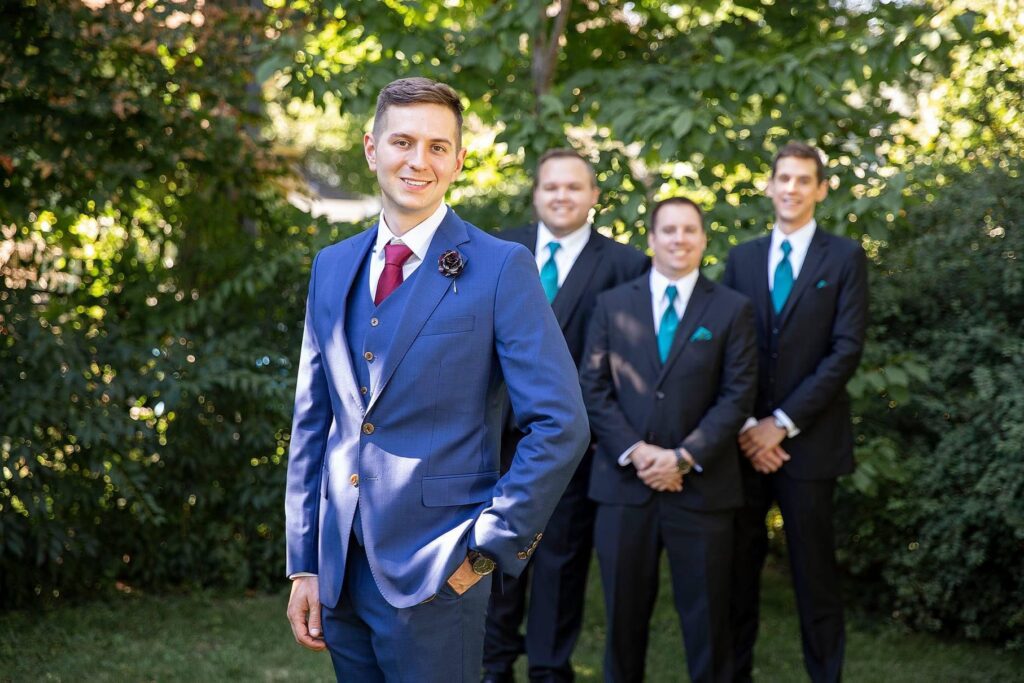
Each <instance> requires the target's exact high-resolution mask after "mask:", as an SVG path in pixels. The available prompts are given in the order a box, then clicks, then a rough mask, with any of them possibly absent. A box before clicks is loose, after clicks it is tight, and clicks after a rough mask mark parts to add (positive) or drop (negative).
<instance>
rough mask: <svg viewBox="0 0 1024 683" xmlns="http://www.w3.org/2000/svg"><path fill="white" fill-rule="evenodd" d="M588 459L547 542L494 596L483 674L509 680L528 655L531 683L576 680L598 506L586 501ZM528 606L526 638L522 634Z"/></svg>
mask: <svg viewBox="0 0 1024 683" xmlns="http://www.w3.org/2000/svg"><path fill="white" fill-rule="evenodd" d="M589 457H592V456H588V459H587V460H584V462H583V464H582V465H581V466H580V467H579V468H578V469H577V470H576V474H575V476H574V477H573V478H572V481H571V482H570V483H569V486H568V488H567V489H566V490H565V493H564V494H562V497H561V499H560V500H559V501H558V505H557V506H556V507H555V511H554V513H553V514H552V515H551V519H550V520H549V521H548V525H547V527H546V528H545V529H544V538H543V539H541V542H540V543H539V544H538V545H537V550H536V552H534V554H533V558H532V559H531V560H530V564H528V565H527V566H526V571H524V572H523V573H522V574H521V575H520V576H519V577H518V578H513V577H511V576H503V577H502V582H501V583H502V586H501V588H500V589H499V588H498V583H497V582H495V588H494V590H493V591H492V592H491V598H490V603H489V604H488V607H487V626H486V633H485V636H484V670H485V671H487V672H489V673H491V674H492V675H495V676H496V677H498V679H499V680H501V679H502V678H506V679H507V677H510V676H511V674H512V666H513V664H514V663H515V660H516V657H518V656H519V655H520V654H523V653H524V652H525V653H526V655H527V661H528V662H529V676H530V680H531V681H534V682H537V683H541V682H544V683H562V682H566V681H572V680H573V670H572V652H573V649H574V648H575V647H576V641H577V640H578V639H579V635H580V629H581V628H582V625H583V603H584V599H585V593H586V588H587V570H588V569H589V568H590V553H591V549H592V546H593V536H594V503H593V501H591V500H590V499H589V498H587V488H588V486H589V483H590V477H589V473H590V467H589V465H590V462H589ZM527 603H529V606H530V609H529V614H528V616H527V619H526V637H525V638H524V637H523V636H522V635H520V633H519V624H520V623H522V620H523V614H524V612H525V611H526V606H527Z"/></svg>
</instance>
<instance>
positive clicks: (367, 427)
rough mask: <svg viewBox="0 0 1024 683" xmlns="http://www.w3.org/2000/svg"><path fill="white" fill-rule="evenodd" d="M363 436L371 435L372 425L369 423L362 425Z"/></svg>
mask: <svg viewBox="0 0 1024 683" xmlns="http://www.w3.org/2000/svg"><path fill="white" fill-rule="evenodd" d="M363 434H373V425H372V424H370V423H369V422H364V423H363Z"/></svg>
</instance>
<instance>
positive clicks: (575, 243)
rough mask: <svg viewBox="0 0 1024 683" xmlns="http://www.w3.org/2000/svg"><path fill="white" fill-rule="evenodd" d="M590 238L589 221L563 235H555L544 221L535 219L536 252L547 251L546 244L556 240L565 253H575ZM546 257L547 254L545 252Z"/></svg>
mask: <svg viewBox="0 0 1024 683" xmlns="http://www.w3.org/2000/svg"><path fill="white" fill-rule="evenodd" d="M589 239H590V223H584V224H583V225H581V226H580V227H578V228H576V229H575V230H573V231H572V232H570V233H569V234H568V235H565V236H564V237H555V235H554V234H553V233H552V232H551V229H550V228H548V226H546V225H544V221H537V253H538V254H541V253H542V252H546V251H547V247H548V244H550V243H551V242H558V243H559V244H561V245H562V250H564V251H565V252H566V253H576V252H579V251H581V250H582V249H583V247H584V245H586V243H587V241H588V240H589ZM544 256H545V257H546V256H547V254H546V253H545V254H544Z"/></svg>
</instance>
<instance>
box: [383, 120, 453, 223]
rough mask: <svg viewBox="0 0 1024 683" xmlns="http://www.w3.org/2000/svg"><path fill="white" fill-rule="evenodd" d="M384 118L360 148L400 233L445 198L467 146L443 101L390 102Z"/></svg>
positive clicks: (421, 219)
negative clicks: (396, 104)
mask: <svg viewBox="0 0 1024 683" xmlns="http://www.w3.org/2000/svg"><path fill="white" fill-rule="evenodd" d="M383 116H384V121H383V122H379V121H378V122H377V125H375V126H374V130H375V131H376V132H374V133H367V134H366V136H365V137H364V138H363V150H364V152H365V153H366V161H367V163H368V164H369V166H370V170H371V171H373V172H375V173H376V174H377V182H378V183H379V184H380V191H381V201H382V203H383V205H384V217H385V218H386V219H387V221H388V226H389V227H391V228H392V229H393V230H398V231H401V232H405V231H406V230H408V229H410V228H412V227H414V226H415V225H417V224H418V223H420V222H422V221H423V220H425V219H426V218H428V217H429V216H430V214H432V213H433V212H434V211H435V210H436V209H437V207H438V205H440V203H441V202H442V201H444V195H445V193H446V192H447V191H448V186H449V185H451V183H452V181H453V180H455V178H456V177H457V176H458V174H459V171H461V170H462V162H463V160H464V159H465V157H466V150H464V149H461V145H460V144H459V130H458V128H457V123H456V120H455V113H454V112H452V110H451V109H449V108H447V107H445V106H443V105H440V104H412V105H404V106H391V107H388V108H387V110H386V111H385V112H384V114H383Z"/></svg>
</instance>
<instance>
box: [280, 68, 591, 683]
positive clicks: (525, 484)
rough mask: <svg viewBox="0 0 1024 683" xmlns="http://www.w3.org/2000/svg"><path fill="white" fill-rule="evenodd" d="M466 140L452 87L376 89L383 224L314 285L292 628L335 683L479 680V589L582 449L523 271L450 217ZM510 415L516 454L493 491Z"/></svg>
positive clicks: (547, 320)
mask: <svg viewBox="0 0 1024 683" xmlns="http://www.w3.org/2000/svg"><path fill="white" fill-rule="evenodd" d="M461 130H462V107H461V104H460V102H459V98H458V95H457V94H456V93H455V91H453V90H452V89H451V88H449V87H448V86H446V85H443V84H440V83H436V82H434V81H431V80H429V79H425V78H408V79H402V80H399V81H395V82H393V83H391V84H390V85H388V86H386V87H385V88H384V89H383V90H382V91H381V93H380V96H379V97H378V101H377V112H376V117H375V119H374V126H373V130H372V132H370V133H368V134H367V135H366V136H365V138H364V148H365V153H366V159H367V162H368V163H369V166H370V169H371V170H372V171H374V172H375V173H376V175H377V180H378V182H379V184H380V188H381V194H382V204H383V210H382V213H381V217H380V220H379V222H378V223H377V225H376V226H374V227H373V228H371V229H369V230H367V231H366V232H364V233H362V234H359V235H357V236H355V237H352V238H350V239H348V240H345V241H343V242H340V243H338V244H335V245H332V246H330V247H328V248H326V249H324V250H323V251H321V252H320V253H319V254H318V255H317V257H316V259H315V261H314V263H313V268H312V274H311V276H310V285H309V295H308V300H307V305H306V322H305V331H304V334H303V342H302V353H301V358H300V363H299V373H298V382H297V387H296V397H295V417H294V422H293V426H292V436H291V448H290V453H289V463H288V485H287V493H286V501H285V512H286V533H287V544H288V549H287V550H288V552H287V554H288V558H287V559H288V567H287V572H288V575H289V576H290V577H291V578H292V580H293V583H292V593H291V598H290V599H289V604H288V618H289V621H290V622H291V625H292V630H293V632H294V635H295V638H296V640H297V641H298V642H299V643H300V644H302V645H304V646H306V647H308V648H310V649H314V650H322V649H325V648H326V649H328V650H330V653H331V657H332V659H333V662H334V667H335V672H336V673H337V676H338V678H339V680H341V679H344V680H351V681H359V682H360V683H363V682H366V681H417V682H421V681H423V682H430V681H445V682H446V683H447V682H449V681H473V682H474V683H475V681H477V680H479V677H480V666H481V659H482V651H483V632H484V613H485V609H486V605H487V598H488V594H489V588H490V578H491V577H490V574H491V572H492V571H493V570H494V569H495V566H497V568H498V569H500V571H501V572H504V573H505V574H509V575H512V576H516V575H518V574H519V573H520V572H521V571H522V570H523V568H524V567H525V566H526V564H527V561H528V560H529V559H530V557H531V556H532V554H533V552H534V549H535V548H536V547H537V544H538V543H539V541H540V539H541V535H542V534H541V530H542V529H543V528H544V525H545V524H546V523H547V520H548V517H549V516H550V515H551V512H552V510H553V509H554V507H555V504H556V503H557V502H558V499H559V496H560V495H561V493H562V491H563V490H564V489H565V486H566V484H567V483H568V481H569V480H570V478H571V477H572V474H573V472H574V471H575V469H576V466H577V464H578V462H579V459H580V457H581V456H582V454H583V451H584V449H585V448H586V446H587V443H588V440H589V430H588V427H587V422H586V414H585V409H584V407H583V404H582V398H581V395H580V391H579V385H578V383H577V381H576V370H575V367H574V366H573V363H572V359H571V358H570V356H569V352H568V350H567V349H566V346H565V342H564V340H563V339H562V335H561V332H560V330H559V327H558V323H557V322H556V320H555V317H554V315H553V314H552V312H551V308H550V306H548V304H547V299H546V298H545V295H544V291H543V289H542V287H541V285H540V283H539V282H538V280H537V273H536V267H535V266H534V261H533V256H532V255H531V254H530V252H529V250H527V249H525V248H523V247H521V246H519V245H515V244H512V243H509V242H505V241H502V240H498V239H497V238H494V237H491V236H489V235H487V234H485V233H483V232H481V231H480V230H478V229H477V228H475V227H473V226H472V225H469V224H468V223H465V222H463V221H462V220H461V219H460V218H459V217H458V216H457V215H456V214H455V213H454V212H453V211H452V210H451V209H450V208H448V207H447V206H446V205H445V204H444V196H445V192H446V191H447V188H448V186H449V184H450V183H451V182H452V181H453V180H454V179H455V177H456V176H457V175H458V173H459V171H460V170H461V168H462V163H463V159H464V157H465V150H464V149H463V148H462V147H461ZM506 387H507V388H506ZM506 400H511V403H512V408H513V411H514V414H515V415H516V418H517V423H518V426H519V428H520V429H521V430H522V431H523V432H524V433H525V436H524V438H523V440H522V441H521V442H520V444H519V447H518V449H517V450H516V453H515V457H514V459H513V462H512V464H511V467H510V468H509V470H508V471H507V473H505V474H503V475H500V476H499V444H500V438H501V431H502V426H503V425H502V415H503V411H504V408H505V403H504V402H505V401H506Z"/></svg>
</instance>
